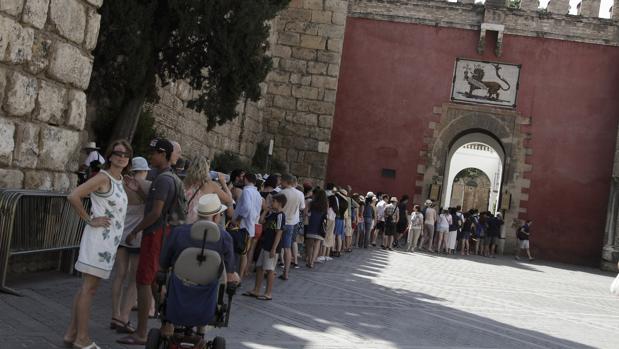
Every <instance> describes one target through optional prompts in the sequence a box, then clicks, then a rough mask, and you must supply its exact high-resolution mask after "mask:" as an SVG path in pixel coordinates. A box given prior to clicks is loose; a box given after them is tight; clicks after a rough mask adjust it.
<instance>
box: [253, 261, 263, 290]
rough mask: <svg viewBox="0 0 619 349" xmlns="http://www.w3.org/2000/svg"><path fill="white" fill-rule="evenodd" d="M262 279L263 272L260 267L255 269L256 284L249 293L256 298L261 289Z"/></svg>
mask: <svg viewBox="0 0 619 349" xmlns="http://www.w3.org/2000/svg"><path fill="white" fill-rule="evenodd" d="M263 278H264V270H263V269H262V267H256V284H255V285H254V289H253V291H251V293H253V294H255V295H256V296H259V295H260V290H261V289H262V279H263Z"/></svg>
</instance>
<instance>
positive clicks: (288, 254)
mask: <svg viewBox="0 0 619 349" xmlns="http://www.w3.org/2000/svg"><path fill="white" fill-rule="evenodd" d="M296 185H297V178H296V177H294V176H292V175H288V174H286V175H283V176H282V187H283V188H284V189H282V191H281V192H280V194H283V195H285V196H286V205H285V206H284V208H283V210H282V211H283V212H284V215H285V216H286V226H285V228H284V234H283V235H282V249H283V252H284V273H283V274H282V275H280V277H279V278H280V279H282V280H288V270H290V260H291V259H292V242H293V241H294V240H295V238H296V236H295V228H296V227H297V226H298V225H299V222H300V218H299V217H300V213H301V212H302V211H303V209H305V195H303V193H302V192H301V191H299V190H297V189H296V188H295V186H296Z"/></svg>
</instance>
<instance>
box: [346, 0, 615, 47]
mask: <svg viewBox="0 0 619 349" xmlns="http://www.w3.org/2000/svg"><path fill="white" fill-rule="evenodd" d="M460 1H462V2H448V1H444V0H352V1H350V3H349V9H348V10H349V12H348V15H349V16H350V17H356V18H370V19H376V20H385V21H394V22H404V23H417V24H426V25H432V26H439V27H451V28H462V29H471V30H479V29H480V28H481V24H482V23H495V24H502V25H504V26H505V29H504V34H512V35H522V36H532V37H544V38H551V39H559V40H568V41H576V42H586V43H592V44H602V45H610V46H619V26H618V23H619V22H618V21H617V16H618V15H619V14H613V13H611V17H612V18H610V19H608V18H600V17H598V14H599V13H600V0H589V1H588V0H584V2H583V3H581V4H580V5H579V6H578V8H577V9H573V10H572V11H571V12H574V11H577V13H579V14H578V15H572V14H568V12H570V4H569V0H550V2H549V3H548V5H547V7H546V8H539V2H538V1H537V0H521V2H520V8H512V7H509V6H508V3H507V2H506V3H505V5H503V3H502V1H492V2H488V3H487V4H486V5H484V4H482V3H473V1H474V0H460ZM617 2H619V1H617V0H615V5H618V4H617ZM614 7H617V6H614ZM618 12H619V11H618Z"/></svg>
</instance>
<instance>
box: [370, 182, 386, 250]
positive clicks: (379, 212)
mask: <svg viewBox="0 0 619 349" xmlns="http://www.w3.org/2000/svg"><path fill="white" fill-rule="evenodd" d="M387 201H389V195H387V194H383V195H382V197H381V198H380V201H379V202H378V203H377V204H376V226H375V227H374V230H373V231H372V246H374V247H376V239H377V238H378V234H382V236H381V241H383V239H382V237H383V236H384V232H385V207H386V206H387ZM381 247H385V246H384V244H382V245H381Z"/></svg>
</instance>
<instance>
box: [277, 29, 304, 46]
mask: <svg viewBox="0 0 619 349" xmlns="http://www.w3.org/2000/svg"><path fill="white" fill-rule="evenodd" d="M300 40H301V39H300V36H299V34H297V33H289V32H280V33H279V35H278V37H277V43H278V44H282V45H289V46H297V45H298V44H299V42H300Z"/></svg>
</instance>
